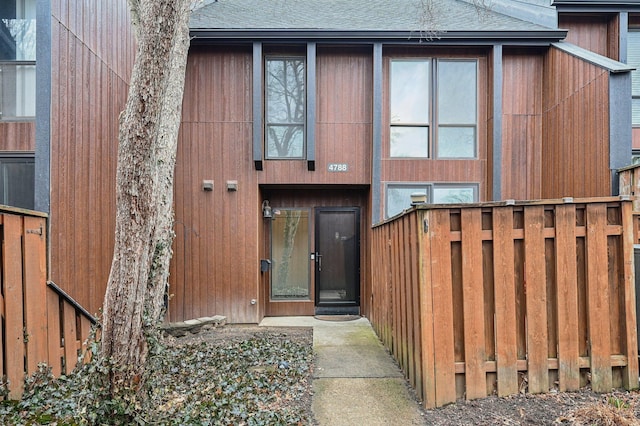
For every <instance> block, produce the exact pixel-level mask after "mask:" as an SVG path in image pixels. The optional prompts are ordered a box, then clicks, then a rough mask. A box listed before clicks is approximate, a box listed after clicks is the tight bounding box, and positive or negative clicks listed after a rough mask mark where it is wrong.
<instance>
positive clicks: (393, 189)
mask: <svg viewBox="0 0 640 426" xmlns="http://www.w3.org/2000/svg"><path fill="white" fill-rule="evenodd" d="M414 192H421V193H423V194H426V195H427V203H430V202H431V201H430V200H431V198H430V197H429V185H427V184H421V185H417V184H416V185H412V184H402V185H387V202H386V206H387V216H386V217H387V218H389V217H392V216H395V215H397V214H399V213H402V211H403V210H405V209H408V208H409V207H411V194H413V193H414Z"/></svg>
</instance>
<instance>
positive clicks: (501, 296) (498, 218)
mask: <svg viewBox="0 0 640 426" xmlns="http://www.w3.org/2000/svg"><path fill="white" fill-rule="evenodd" d="M513 250H514V249H513V208H511V207H500V208H496V209H495V210H494V212H493V259H494V265H493V271H494V285H495V306H496V307H495V309H496V313H495V315H496V319H495V328H496V368H497V373H498V378H497V381H498V396H505V395H513V394H517V393H518V390H519V389H518V367H517V362H518V342H517V329H516V324H517V322H516V303H515V302H516V290H515V279H514V274H513V264H514V253H513Z"/></svg>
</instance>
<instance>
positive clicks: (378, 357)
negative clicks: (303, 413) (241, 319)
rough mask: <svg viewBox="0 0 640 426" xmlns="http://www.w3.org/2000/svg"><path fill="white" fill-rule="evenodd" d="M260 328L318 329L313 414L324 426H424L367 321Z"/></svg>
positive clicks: (289, 321) (299, 321)
mask: <svg viewBox="0 0 640 426" xmlns="http://www.w3.org/2000/svg"><path fill="white" fill-rule="evenodd" d="M260 325H261V326H271V327H295V326H299V327H313V349H314V352H315V354H316V368H315V371H314V378H313V390H314V395H313V414H314V416H315V419H316V421H317V422H318V424H319V425H320V426H339V425H345V426H347V425H348V426H351V425H366V426H377V425H380V426H385V425H422V424H424V420H423V418H422V415H421V410H420V407H419V405H418V404H417V403H416V402H415V400H414V399H413V398H412V397H411V394H410V391H409V389H408V385H407V382H406V380H405V379H404V376H403V374H402V372H401V371H400V369H399V368H398V367H397V365H396V363H395V362H394V360H393V359H392V358H391V356H390V355H389V354H388V352H387V351H386V350H385V348H384V346H382V343H380V341H379V340H378V338H377V336H376V335H375V333H374V332H373V329H372V328H371V325H370V324H369V321H368V320H367V319H366V318H360V319H357V320H353V321H322V320H318V319H315V318H314V317H278V318H276V317H270V318H265V319H264V320H263V321H262V322H261V323H260Z"/></svg>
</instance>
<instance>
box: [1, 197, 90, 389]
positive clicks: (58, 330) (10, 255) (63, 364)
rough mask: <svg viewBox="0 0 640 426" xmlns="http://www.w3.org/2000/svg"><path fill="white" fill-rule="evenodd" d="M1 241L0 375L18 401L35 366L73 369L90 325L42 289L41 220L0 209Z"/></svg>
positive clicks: (66, 301)
mask: <svg viewBox="0 0 640 426" xmlns="http://www.w3.org/2000/svg"><path fill="white" fill-rule="evenodd" d="M0 239H1V242H2V244H1V245H0V354H1V357H0V374H1V375H2V376H3V377H6V379H7V381H8V384H9V398H10V399H18V398H20V396H21V395H22V391H23V384H24V378H25V376H26V375H28V374H31V373H33V372H35V371H36V370H37V368H38V364H40V363H43V362H44V363H47V364H48V365H49V366H50V367H51V369H52V372H53V374H54V375H56V376H59V375H61V374H65V373H69V372H71V370H73V368H75V366H76V363H77V361H78V356H79V354H80V350H81V349H82V344H83V342H84V341H85V340H86V338H87V337H88V336H89V333H90V327H91V322H92V321H95V319H93V318H92V317H91V316H90V315H89V316H87V315H86V311H84V310H83V309H82V308H81V307H80V306H78V305H77V304H75V305H74V302H73V301H72V299H71V300H70V298H69V297H68V296H67V295H66V294H64V292H62V293H61V292H60V291H58V290H59V289H58V288H57V286H55V285H47V241H46V240H47V217H46V215H44V214H42V213H37V212H33V211H26V210H21V209H13V208H9V207H4V206H0Z"/></svg>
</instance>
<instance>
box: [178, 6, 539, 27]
mask: <svg viewBox="0 0 640 426" xmlns="http://www.w3.org/2000/svg"><path fill="white" fill-rule="evenodd" d="M426 4H428V5H430V7H425V5H426ZM427 10H428V11H429V12H427ZM190 26H191V29H192V30H246V31H256V30H323V31H447V32H451V31H454V32H455V31H466V32H468V31H534V32H535V31H548V30H549V28H547V27H543V26H540V25H536V24H534V23H531V22H527V21H522V20H519V19H516V18H513V17H510V16H507V15H503V14H500V13H497V12H495V11H492V10H491V8H489V9H482V8H481V7H476V6H474V5H473V4H469V3H467V2H464V1H460V0H432V1H429V0H217V1H211V0H209V1H207V2H205V3H204V4H203V5H202V6H201V7H200V8H198V9H197V10H195V11H194V12H193V14H192V17H191V24H190Z"/></svg>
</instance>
